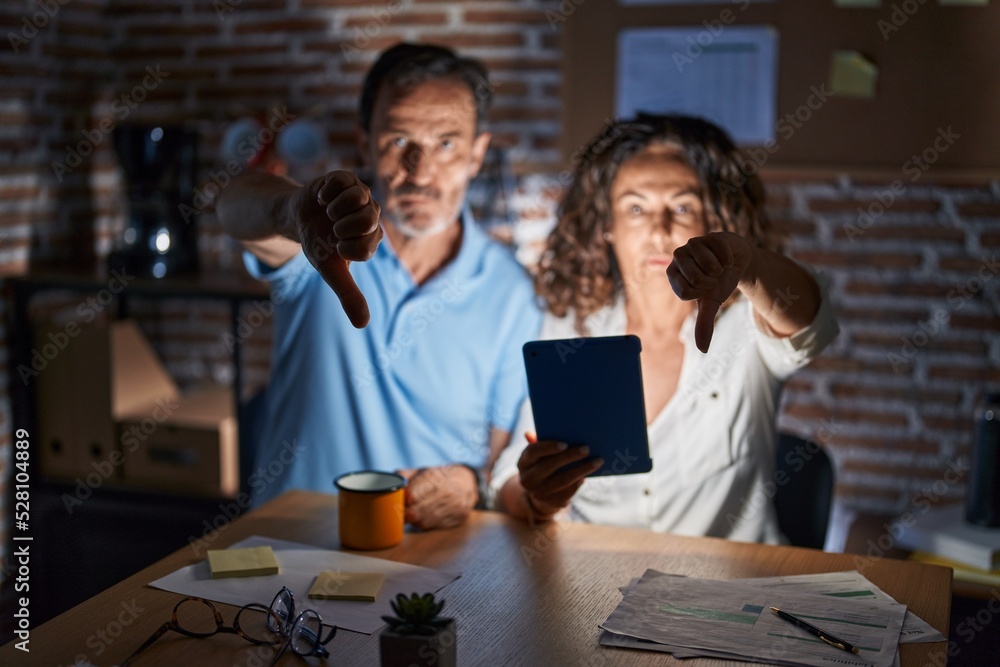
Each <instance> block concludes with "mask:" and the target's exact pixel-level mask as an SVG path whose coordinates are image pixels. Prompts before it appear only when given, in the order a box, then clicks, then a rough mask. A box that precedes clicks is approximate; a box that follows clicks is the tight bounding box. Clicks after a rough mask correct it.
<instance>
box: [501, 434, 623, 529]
mask: <svg viewBox="0 0 1000 667" xmlns="http://www.w3.org/2000/svg"><path fill="white" fill-rule="evenodd" d="M527 438H528V446H527V447H525V449H524V451H523V452H521V458H520V459H518V461H517V469H518V470H519V471H520V473H521V474H520V478H521V479H520V482H521V486H522V487H523V488H524V492H525V494H527V495H526V500H527V501H529V502H530V504H531V506H530V507H528V508H527V509H528V510H529V511H530V512H532V513H535V512H539V513H541V515H542V516H538V517H535V518H538V519H542V518H547V517H550V516H552V515H553V514H555V513H556V512H558V511H559V510H561V509H562V508H564V507H566V506H567V505H568V504H569V501H570V500H571V499H572V498H573V494H575V493H576V492H577V491H578V490H579V489H580V486H581V485H582V484H583V482H584V479H586V477H587V475H589V474H590V473H592V472H594V471H595V470H598V469H599V468H600V467H601V466H602V465H604V459H600V458H598V459H590V460H587V456H588V455H589V454H590V450H589V449H588V448H587V447H569V446H567V445H566V443H564V442H555V441H552V440H543V441H541V442H536V440H535V435H534V434H533V433H529V434H527Z"/></svg>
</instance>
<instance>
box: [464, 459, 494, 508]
mask: <svg viewBox="0 0 1000 667" xmlns="http://www.w3.org/2000/svg"><path fill="white" fill-rule="evenodd" d="M458 465H460V466H462V467H463V468H467V469H469V470H471V471H472V474H473V475H475V476H476V493H478V494H479V497H478V498H477V499H476V506H475V509H477V510H484V509H486V498H487V494H488V493H489V489H488V487H487V486H486V475H484V474H483V471H482V470H480V469H479V468H476V467H474V466H470V465H469V464H468V463H459V464H458Z"/></svg>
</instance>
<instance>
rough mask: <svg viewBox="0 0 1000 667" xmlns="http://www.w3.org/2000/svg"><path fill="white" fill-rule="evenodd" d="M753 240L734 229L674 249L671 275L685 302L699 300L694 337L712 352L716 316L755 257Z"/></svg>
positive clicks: (700, 238)
mask: <svg viewBox="0 0 1000 667" xmlns="http://www.w3.org/2000/svg"><path fill="white" fill-rule="evenodd" d="M753 253H754V250H753V246H752V245H751V244H750V242H749V241H748V240H747V239H745V238H743V237H742V236H740V235H739V234H733V233H731V232H713V233H711V234H706V235H705V236H698V237H695V238H693V239H691V240H690V241H688V242H687V243H686V244H684V245H683V246H681V247H680V248H678V249H677V250H675V251H674V258H673V261H672V262H671V263H670V266H669V267H667V278H668V279H669V280H670V286H671V287H672V288H673V290H674V293H675V294H676V295H677V296H678V297H680V298H681V299H683V300H684V301H690V300H692V299H697V300H698V319H697V321H696V322H695V327H694V340H695V344H696V345H697V346H698V349H699V350H701V351H702V352H708V346H709V344H710V343H711V342H712V334H713V333H714V332H715V316H716V315H717V314H718V312H719V308H721V307H722V304H724V303H725V302H726V300H727V299H728V298H729V297H730V296H732V294H733V292H735V291H736V290H737V289H738V288H739V286H740V281H742V280H743V279H744V277H745V274H746V273H747V269H748V268H749V267H750V263H751V260H752V259H753Z"/></svg>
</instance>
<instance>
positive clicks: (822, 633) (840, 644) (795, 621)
mask: <svg viewBox="0 0 1000 667" xmlns="http://www.w3.org/2000/svg"><path fill="white" fill-rule="evenodd" d="M771 611H773V612H774V613H775V614H777V615H778V617H779V618H781V619H783V620H786V621H788V622H789V623H791V624H792V625H796V626H798V627H800V628H802V629H803V630H805V631H806V632H808V633H810V634H813V635H816V636H817V637H819V638H820V639H822V640H823V641H825V642H826V643H827V644H829V645H830V646H833V647H836V648H839V649H840V650H842V651H848V652H850V653H857V652H858V647H857V646H855V645H854V644H851V643H848V642H845V641H844V640H843V639H838V638H837V637H834V636H833V635H832V634H830V633H829V632H827V631H826V630H820V629H819V628H817V627H816V626H815V625H813V624H811V623H807V622H805V621H803V620H802V619H801V618H797V617H795V616H792V615H791V614H789V613H788V612H787V611H781V610H780V609H778V608H777V607H771Z"/></svg>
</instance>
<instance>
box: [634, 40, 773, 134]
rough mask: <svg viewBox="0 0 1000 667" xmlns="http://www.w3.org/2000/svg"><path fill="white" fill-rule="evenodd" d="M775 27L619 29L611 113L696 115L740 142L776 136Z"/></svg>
mask: <svg viewBox="0 0 1000 667" xmlns="http://www.w3.org/2000/svg"><path fill="white" fill-rule="evenodd" d="M777 75H778V33H777V31H776V30H774V29H773V28H769V27H764V26H750V27H746V26H734V25H720V26H719V27H717V28H716V29H715V30H713V29H711V28H708V27H704V26H699V27H692V28H634V29H627V30H622V31H621V32H620V33H619V35H618V70H617V73H616V82H615V89H616V90H615V114H616V115H617V116H618V117H620V118H622V117H630V116H633V115H634V114H635V113H636V112H638V111H647V112H650V113H668V112H669V113H682V114H687V115H692V116H701V117H703V118H706V119H708V120H710V121H712V122H714V123H716V124H718V125H720V126H721V127H722V128H723V129H725V130H726V131H727V132H728V133H729V134H730V136H732V138H733V141H735V142H736V143H737V144H740V145H763V144H765V143H766V142H768V141H772V140H773V139H774V134H775V128H774V126H775V116H776V113H777V112H776V107H777V95H778V93H777V90H778V89H777Z"/></svg>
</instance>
